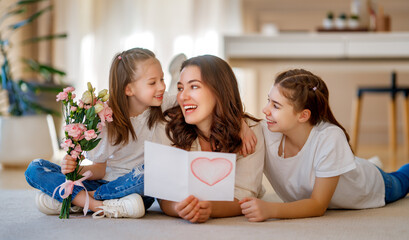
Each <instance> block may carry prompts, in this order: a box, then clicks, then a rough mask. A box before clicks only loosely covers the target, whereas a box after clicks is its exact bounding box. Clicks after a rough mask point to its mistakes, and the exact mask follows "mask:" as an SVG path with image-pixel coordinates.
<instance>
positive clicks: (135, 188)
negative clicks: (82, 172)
mask: <svg viewBox="0 0 409 240" xmlns="http://www.w3.org/2000/svg"><path fill="white" fill-rule="evenodd" d="M133 193H137V194H139V195H141V196H142V199H143V202H144V205H145V209H148V208H149V207H150V206H151V205H152V204H153V202H154V201H155V199H154V198H151V197H145V196H143V193H144V173H143V166H140V167H139V168H136V169H132V171H131V172H129V173H127V174H125V175H123V176H121V177H118V178H117V179H115V180H113V181H111V182H108V183H107V184H104V185H101V186H100V187H98V188H97V189H96V191H95V193H94V198H95V199H96V200H107V199H116V198H122V197H125V196H128V195H130V194H133Z"/></svg>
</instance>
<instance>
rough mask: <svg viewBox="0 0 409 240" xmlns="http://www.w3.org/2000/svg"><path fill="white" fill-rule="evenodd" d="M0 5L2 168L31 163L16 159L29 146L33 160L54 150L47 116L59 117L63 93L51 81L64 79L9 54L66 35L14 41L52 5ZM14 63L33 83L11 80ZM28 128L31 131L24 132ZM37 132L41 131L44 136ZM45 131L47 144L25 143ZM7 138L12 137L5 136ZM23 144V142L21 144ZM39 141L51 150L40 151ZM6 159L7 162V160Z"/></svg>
mask: <svg viewBox="0 0 409 240" xmlns="http://www.w3.org/2000/svg"><path fill="white" fill-rule="evenodd" d="M40 2H42V3H41V6H42V5H45V7H41V8H39V10H38V9H36V7H37V6H39V5H38V4H39V3H40ZM0 4H1V8H0V63H1V69H0V83H1V87H0V134H1V135H2V136H0V152H3V154H5V153H6V152H7V155H8V156H4V155H3V156H2V155H1V154H0V162H3V164H5V162H6V163H7V164H8V165H19V162H21V161H23V160H26V161H31V160H32V159H30V158H31V157H32V156H31V155H30V154H29V153H27V154H23V156H21V157H18V156H17V155H19V153H21V152H25V151H26V150H27V147H28V146H25V145H30V146H32V145H34V146H33V148H35V149H34V154H38V155H37V156H33V157H50V155H52V152H53V151H52V150H53V149H55V148H56V145H57V139H56V137H54V136H56V134H55V133H56V132H55V129H54V121H53V120H52V118H51V116H50V115H49V114H53V115H55V116H58V115H59V114H60V108H58V105H57V108H56V107H55V106H54V107H53V104H54V105H56V103H55V95H57V93H58V92H60V91H62V89H63V87H64V86H63V85H61V84H56V83H55V82H54V80H55V79H56V77H63V76H65V72H64V71H61V70H58V69H56V68H54V67H52V66H51V65H48V64H44V63H40V62H39V61H37V60H36V59H31V58H19V57H18V56H17V57H16V56H15V53H14V52H13V51H12V50H13V49H16V48H18V47H20V46H22V45H26V44H32V45H33V46H35V44H38V43H40V42H43V41H52V40H55V39H63V38H66V37H67V34H65V33H63V34H50V35H46V36H32V37H28V38H27V39H24V40H23V41H21V40H18V41H15V40H14V39H13V36H14V35H15V33H16V32H18V31H21V29H24V28H25V29H28V28H29V26H33V25H35V24H36V22H38V19H39V18H40V17H41V16H44V14H45V13H47V12H50V11H52V9H53V6H52V4H51V1H50V0H16V1H14V0H6V1H4V0H0ZM33 9H34V10H33ZM16 19H17V20H16ZM13 54H14V55H13ZM11 56H13V57H11ZM17 61H19V62H21V63H22V65H23V66H25V70H28V71H31V72H34V73H35V76H36V80H35V81H33V79H30V80H26V79H17V78H14V77H13V73H12V69H13V68H12V66H14V65H16V64H17ZM44 97H46V98H47V97H48V98H49V100H47V101H44V100H41V98H44ZM1 98H3V99H1ZM50 103H51V105H50ZM47 105H48V106H47ZM50 106H51V107H50ZM50 119H51V120H50ZM27 125H28V126H31V127H28V128H27V129H25V127H27ZM37 130H43V131H44V133H40V132H38V131H37ZM47 131H48V135H51V137H49V136H48V138H47V139H46V140H41V139H36V140H27V139H28V137H29V136H30V135H37V137H38V135H39V134H40V135H41V134H43V135H44V134H45V135H47ZM16 132H21V134H23V135H24V136H21V137H16V136H15V134H16ZM10 134H11V135H12V136H8V135H10ZM25 140H26V142H24V141H25ZM13 141H14V143H13ZM42 141H43V142H44V144H46V145H47V146H46V147H47V148H48V147H50V148H53V149H51V150H50V151H48V152H47V153H45V152H44V151H43V150H44V149H45V148H44V146H42V145H38V144H37V143H39V144H40V143H41V142H42ZM14 145H17V146H20V147H19V148H18V149H17V151H18V152H17V153H16V154H14V153H10V148H11V147H14ZM6 157H7V158H8V160H6ZM13 161H14V162H13ZM13 163H16V164H13Z"/></svg>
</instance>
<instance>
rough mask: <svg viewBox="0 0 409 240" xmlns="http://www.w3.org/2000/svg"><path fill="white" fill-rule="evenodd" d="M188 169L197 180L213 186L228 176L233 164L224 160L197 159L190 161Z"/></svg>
mask: <svg viewBox="0 0 409 240" xmlns="http://www.w3.org/2000/svg"><path fill="white" fill-rule="evenodd" d="M190 168H191V170H192V173H193V175H194V176H195V177H196V178H197V179H199V180H200V181H201V182H203V183H205V184H207V185H209V186H213V185H215V184H216V183H218V182H220V181H221V180H223V179H225V178H226V177H227V176H229V175H230V173H231V171H232V170H233V164H232V163H231V162H230V161H229V160H227V159H225V158H213V159H209V158H207V157H199V158H196V159H195V160H193V161H192V163H191V164H190Z"/></svg>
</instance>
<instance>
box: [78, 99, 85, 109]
mask: <svg viewBox="0 0 409 240" xmlns="http://www.w3.org/2000/svg"><path fill="white" fill-rule="evenodd" d="M78 107H79V108H84V102H83V101H81V100H79V101H78Z"/></svg>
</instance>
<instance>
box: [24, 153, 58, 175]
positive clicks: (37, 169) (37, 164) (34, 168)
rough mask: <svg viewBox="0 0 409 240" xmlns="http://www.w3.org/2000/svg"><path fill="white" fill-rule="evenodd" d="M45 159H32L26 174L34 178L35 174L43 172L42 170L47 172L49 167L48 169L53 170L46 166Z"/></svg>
mask: <svg viewBox="0 0 409 240" xmlns="http://www.w3.org/2000/svg"><path fill="white" fill-rule="evenodd" d="M45 161H46V160H44V159H40V158H37V159H34V160H33V161H31V163H30V164H29V165H28V167H27V169H26V171H25V173H24V175H25V176H26V178H27V177H30V178H33V177H34V176H35V175H37V174H38V173H42V172H46V171H47V169H48V171H51V170H50V169H49V168H47V167H46V166H45V164H44V163H45Z"/></svg>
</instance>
